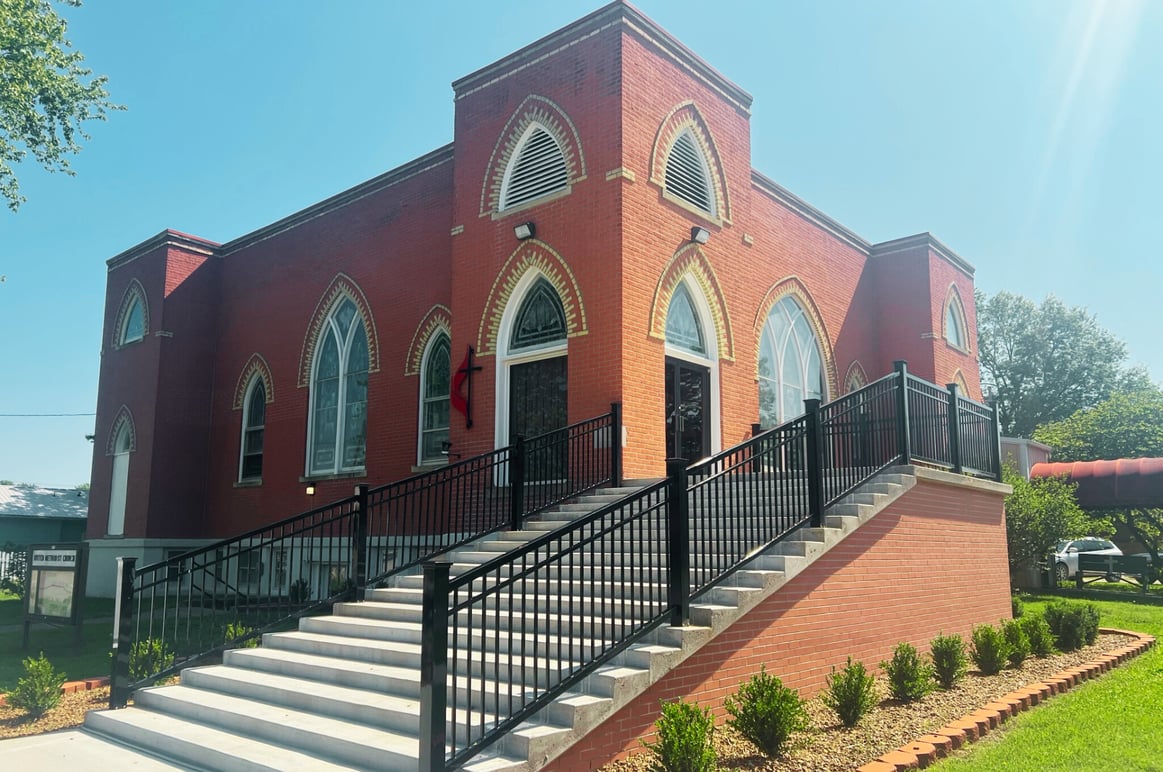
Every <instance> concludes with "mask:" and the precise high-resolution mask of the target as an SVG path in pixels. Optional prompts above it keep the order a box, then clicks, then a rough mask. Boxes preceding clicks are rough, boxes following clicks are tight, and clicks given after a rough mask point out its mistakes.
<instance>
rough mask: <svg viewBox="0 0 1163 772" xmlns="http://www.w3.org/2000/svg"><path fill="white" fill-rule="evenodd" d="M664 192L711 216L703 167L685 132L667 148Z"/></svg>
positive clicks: (694, 146) (707, 180) (704, 168)
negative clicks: (668, 153) (668, 151)
mask: <svg viewBox="0 0 1163 772" xmlns="http://www.w3.org/2000/svg"><path fill="white" fill-rule="evenodd" d="M666 192H667V193H670V194H671V195H672V196H675V197H677V198H680V199H682V200H683V201H686V202H687V203H688V204H691V205H692V206H696V207H698V208H699V209H702V210H703V211H704V212H707V213H709V214H711V215H714V214H715V206H714V197H713V196H712V195H711V185H710V180H709V179H708V178H707V164H706V162H705V161H704V160H703V153H702V151H701V150H700V149H699V146H698V144H697V143H696V142H695V139H694V137H692V136H691V133H690V131H689V130H687V131H684V132H682V133H681V134H679V135H678V137H677V138H676V139H675V140H674V144H673V145H671V147H670V156H669V157H668V158H667V159H666Z"/></svg>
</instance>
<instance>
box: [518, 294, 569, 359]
mask: <svg viewBox="0 0 1163 772" xmlns="http://www.w3.org/2000/svg"><path fill="white" fill-rule="evenodd" d="M565 337H566V324H565V309H564V308H563V307H562V305H561V298H559V297H558V296H557V290H555V289H554V288H553V285H552V284H550V283H549V282H548V281H546V280H545V279H544V278H539V279H538V280H537V283H536V284H534V285H533V287H532V289H530V290H529V292H528V293H527V294H526V295H525V300H524V302H522V303H521V308H520V309H519V310H518V311H517V318H516V320H515V321H514V323H513V335H512V338H511V339H510V341H509V351H510V352H513V351H519V350H521V349H529V348H536V347H538V346H546V345H550V344H554V343H559V342H564V341H565Z"/></svg>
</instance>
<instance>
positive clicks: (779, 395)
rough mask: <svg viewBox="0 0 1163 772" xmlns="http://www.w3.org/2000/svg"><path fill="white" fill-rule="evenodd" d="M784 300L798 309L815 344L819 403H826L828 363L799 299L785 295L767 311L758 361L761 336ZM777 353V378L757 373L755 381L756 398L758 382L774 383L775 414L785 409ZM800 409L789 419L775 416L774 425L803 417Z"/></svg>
mask: <svg viewBox="0 0 1163 772" xmlns="http://www.w3.org/2000/svg"><path fill="white" fill-rule="evenodd" d="M786 298H791V299H792V301H793V302H794V303H795V304H796V306H797V307H798V308H799V309H800V314H801V315H803V317H804V322H805V323H806V324H807V325H808V330H810V331H811V333H812V340H813V341H814V342H815V345H816V356H817V357H819V359H820V402H821V403H824V402H827V401H828V375H827V374H828V361H827V360H826V359H825V358H824V349H823V346H821V345H820V332H819V330H817V329H816V326H815V325H814V324H812V320H811V317H810V316H808V309H807V307H806V306H804V303H803V301H802V300H800V298H798V297H796V296H795V295H794V294H793V295H785V296H784V297H782V298H780V299H779V300H777V301H776V302H775V303H773V304H772V305H771V308H770V309H768V311H767V316H766V317H764V320H763V327H762V328H761V329H760V331H759V346H760V352H759V353H760V359H762V355H763V335H764V333H766V332H768V325H769V324H770V323H771V315H772V313H774V312H775V309H776V307H777V306H778V305H779V304H780V303H781V302H783V300H784V299H786ZM789 335H791V336H793V337H794V336H795V330H794V329H792V330H790V331H789ZM771 337H772V339H773V340H772V342H773V344H774V345H776V346H778V345H779V341H776V340H774V338H775V336H774V334H773V335H772V336H771ZM778 353H779V352H778V351H773V352H772V354H773V355H776V356H775V361H774V362H773V367H774V370H775V373H776V376H777V377H776V378H774V379H768V378H765V377H764V376H763V375H762V374H761V373H758V374H757V379H756V396H757V397H758V396H759V393H758V386H759V382H760V381H761V380H773V381H774V382H775V384H776V386H777V387H778V388H776V389H775V394H776V400H777V404H776V407H777V412H779V411H778V408H779V407H786V406H784V405H783V382H782V381H781V380H780V378H779V376H780V374H781V373H782V371H783V367H782V364H783V362H782V360H781V359H780V358H779V357H778V356H777V355H778ZM802 407H803V406H802V405H801V411H800V412H799V413H797V414H796V415H794V416H791V417H790V418H789V417H787V416H786V415H779V416H777V417H776V419H775V424H774V425H775V426H779V425H781V424H784V423H787V422H788V421H792V420H795V419H796V418H799V417H800V416H802V415H803V411H802ZM760 408H761V410H760V415H762V405H760ZM785 412H786V411H785Z"/></svg>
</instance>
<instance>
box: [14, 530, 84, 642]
mask: <svg viewBox="0 0 1163 772" xmlns="http://www.w3.org/2000/svg"><path fill="white" fill-rule="evenodd" d="M88 563H89V545H88V544H85V543H83V542H82V543H77V544H33V545H31V546H30V547H29V548H28V561H27V563H26V566H27V568H26V569H25V570H26V571H27V573H26V574H25V584H24V586H25V596H24V649H25V651H27V650H28V635H29V628H30V627H31V625H32V623H33V622H47V623H48V624H52V625H72V626H73V627H74V628H76V646H77V648H78V650H79V649H80V647H81V639H82V632H83V629H84V619H83V616H84V615H83V614H82V612H81V605H82V603H83V602H84V600H85V575H86V570H87V567H88Z"/></svg>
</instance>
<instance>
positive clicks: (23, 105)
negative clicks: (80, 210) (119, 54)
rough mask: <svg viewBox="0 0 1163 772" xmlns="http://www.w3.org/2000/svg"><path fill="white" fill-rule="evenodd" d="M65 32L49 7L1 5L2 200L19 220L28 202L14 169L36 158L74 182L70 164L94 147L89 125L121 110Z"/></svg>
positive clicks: (40, 3)
mask: <svg viewBox="0 0 1163 772" xmlns="http://www.w3.org/2000/svg"><path fill="white" fill-rule="evenodd" d="M62 2H64V3H66V4H68V5H72V6H79V5H80V4H81V0H62ZM66 28H67V25H66V24H65V20H64V19H62V18H61V17H59V16H57V14H56V12H55V11H54V10H53V7H52V3H51V2H50V0H0V195H2V196H3V197H4V198H5V199H6V200H7V202H8V208H9V209H11V210H12V211H14V212H15V211H16V210H17V209H19V208H20V204H21V203H23V202H24V200H25V199H24V196H22V195H21V194H20V184H19V183H18V182H17V179H16V172H15V170H14V169H13V167H14V166H15V165H16V164H18V163H20V162H21V161H23V160H24V159H25V157H26V156H27V155H28V154H29V153H31V154H32V157H33V158H35V159H36V161H37V163H39V164H40V165H41V166H42V167H44V168H45V169H46V170H48V171H50V172H64V173H65V174H69V175H71V174H73V171H72V169H71V168H70V166H69V159H68V156H69V155H72V154H75V153H77V152H78V151H80V149H81V144H80V142H81V140H87V139H89V135H88V134H86V133H85V131H84V129H83V125H84V123H85V122H86V121H90V120H101V121H103V120H105V117H106V113H107V112H108V111H110V110H122V109H124V108H123V107H122V106H120V105H116V104H113V103H112V102H110V101H109V93H108V92H107V91H106V90H105V83H106V81H107V80H108V79H107V78H106V77H105V76H97V77H90V76H91V75H92V70H89V69H87V68H86V67H84V66H83V63H84V61H85V57H84V56H83V55H82V54H81V53H80V52H79V51H73V50H72V44H71V43H70V42H69V41H68V40H67V39H66V38H65V31H66Z"/></svg>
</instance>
